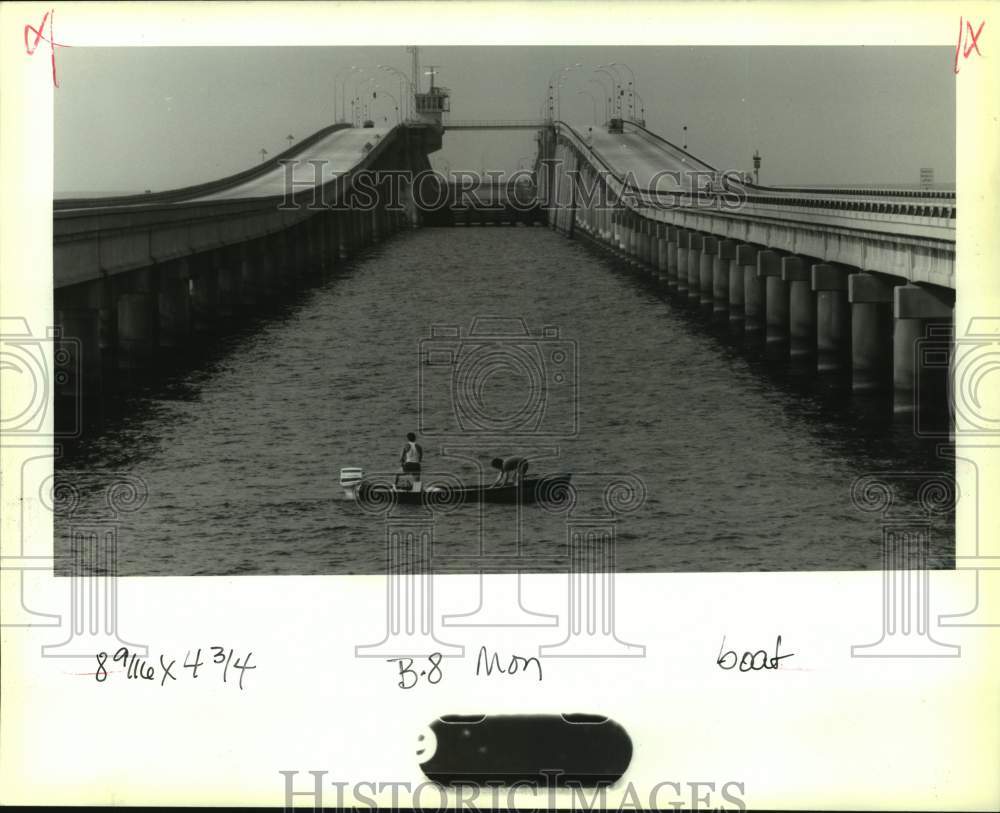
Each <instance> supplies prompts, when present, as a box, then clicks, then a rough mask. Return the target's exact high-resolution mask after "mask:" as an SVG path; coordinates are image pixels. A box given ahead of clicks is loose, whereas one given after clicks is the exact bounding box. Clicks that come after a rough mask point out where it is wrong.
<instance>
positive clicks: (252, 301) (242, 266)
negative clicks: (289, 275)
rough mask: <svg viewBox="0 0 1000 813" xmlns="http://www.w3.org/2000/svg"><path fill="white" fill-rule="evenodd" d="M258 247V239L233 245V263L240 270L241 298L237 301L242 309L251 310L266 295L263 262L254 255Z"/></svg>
mask: <svg viewBox="0 0 1000 813" xmlns="http://www.w3.org/2000/svg"><path fill="white" fill-rule="evenodd" d="M256 248H257V241H255V240H253V241H249V242H246V243H239V244H238V245H235V246H233V247H232V255H233V265H234V266H235V268H236V269H237V270H238V272H239V276H240V280H239V298H238V299H237V303H238V304H239V307H240V310H241V311H244V312H248V311H250V310H251V309H252V308H254V307H255V306H256V305H257V304H258V303H259V302H261V301H263V299H264V296H263V293H262V291H261V288H262V287H263V286H262V282H261V264H260V261H259V258H258V257H256V256H254V255H253V253H252V252H253V251H254V250H255V249H256Z"/></svg>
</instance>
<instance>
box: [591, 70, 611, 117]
mask: <svg viewBox="0 0 1000 813" xmlns="http://www.w3.org/2000/svg"><path fill="white" fill-rule="evenodd" d="M587 81H588V83H589V84H592V85H597V86H598V87H599V88H600V89H601V98H602V99H604V120H605V121H607V120H608V119H609V118H610V116H609V115H608V105H609V104H610V102H611V95H610V94H609V93H608V92H607V90H608V89H607V88H606V87H604V82H602V81H601V80H600V79H589V80H587Z"/></svg>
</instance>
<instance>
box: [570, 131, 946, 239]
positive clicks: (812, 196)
mask: <svg viewBox="0 0 1000 813" xmlns="http://www.w3.org/2000/svg"><path fill="white" fill-rule="evenodd" d="M627 123H628V124H632V122H627ZM557 124H558V126H559V127H560V128H563V129H564V130H565V131H566V132H569V133H572V135H573V137H574V140H575V142H576V146H577V149H578V150H579V151H580V152H581V153H583V154H586V155H589V156H591V157H592V158H593V159H596V161H597V162H599V163H600V164H601V165H602V166H603V168H604V170H605V171H606V172H607V173H608V174H609V175H610V176H611V177H613V178H614V179H615V181H617V185H618V187H619V190H618V191H619V192H629V193H633V194H636V195H639V196H641V197H642V198H643V199H644V200H646V201H647V202H649V203H650V204H651V205H657V204H656V201H659V200H661V199H663V198H665V197H667V196H669V198H670V200H671V201H680V202H681V205H682V206H683V205H685V201H686V205H688V206H691V207H695V203H696V202H698V201H704V200H707V199H708V198H710V197H712V196H713V195H715V196H718V195H719V194H722V193H719V192H705V191H694V192H689V191H683V190H676V191H665V190H660V189H650V188H647V187H641V186H637V185H635V184H634V183H631V182H629V183H626V182H625V180H624V179H623V178H622V177H621V176H620V175H618V174H617V173H616V172H615V171H614V170H613V169H612V168H611V166H610V165H609V164H608V163H607V161H605V160H604V158H603V157H602V156H601V155H600V154H599V153H597V152H595V151H594V150H593V148H592V147H590V145H588V144H587V142H586V140H585V139H584V138H583V137H582V136H581V134H580V133H578V132H577V131H576V129H575V128H574V127H573V126H572V125H570V124H567V123H566V122H563V121H560V122H558V123H557ZM634 126H636V127H639V125H634ZM642 129H644V130H645V129H646V128H642ZM646 132H650V134H651V135H654V136H655V133H652V132H651V131H648V130H647V131H646ZM657 138H659V137H658V136H657ZM659 140H661V141H663V142H664V143H667V144H670V142H669V141H667V140H666V139H663V138H660V139H659ZM670 146H672V147H674V148H675V149H677V150H678V151H679V152H684V151H683V150H680V148H677V147H676V146H675V145H673V144H671V145H670ZM685 154H688V153H685ZM692 157H693V156H692ZM696 160H697V159H696ZM705 166H708V165H707V164H705ZM741 187H742V189H743V190H744V192H743V195H742V200H743V202H744V203H747V204H752V205H767V206H775V207H782V206H784V207H790V208H796V209H824V210H828V211H830V212H838V213H839V212H859V213H869V214H883V215H895V216H907V217H927V218H934V219H942V220H954V219H955V216H956V212H957V209H956V206H955V205H954V203H953V202H951V201H953V198H950V199H949V198H948V197H942V198H941V199H940V200H933V202H928V203H923V202H915V201H910V200H906V201H897V200H885V199H884V198H886V197H889V195H887V194H883V192H888V191H890V190H881V191H880V192H879V193H877V194H876V193H872V194H870V195H869V194H865V195H864V196H858V197H853V198H851V197H843V196H841V195H838V196H835V197H829V196H828V195H827V194H826V193H823V192H821V191H819V190H809V193H808V194H799V195H796V196H794V197H792V196H789V195H787V194H785V193H784V190H777V189H772V188H770V187H760V186H754V185H752V184H741ZM734 191H735V190H734ZM805 191H806V190H801V189H795V188H791V187H790V188H788V192H800V193H801V192H805ZM774 192H777V194H774ZM769 193H770V194H769ZM892 197H907V196H905V195H900V196H896V195H893V196H892ZM929 199H930V198H926V197H925V198H924V200H929Z"/></svg>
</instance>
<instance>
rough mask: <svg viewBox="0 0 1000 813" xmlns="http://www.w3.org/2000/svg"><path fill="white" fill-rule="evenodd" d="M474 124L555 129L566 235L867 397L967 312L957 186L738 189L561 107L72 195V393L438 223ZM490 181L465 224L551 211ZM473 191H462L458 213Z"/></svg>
mask: <svg viewBox="0 0 1000 813" xmlns="http://www.w3.org/2000/svg"><path fill="white" fill-rule="evenodd" d="M465 124H468V125H469V129H473V125H477V126H476V127H475V129H482V128H483V127H487V128H488V129H489V128H494V127H495V128H496V129H510V128H511V127H517V128H521V127H530V128H531V129H535V130H536V131H537V139H538V145H539V151H538V159H539V160H538V163H536V170H535V178H534V185H532V184H529V186H531V189H530V195H531V196H534V195H535V192H536V189H535V186H536V185H537V196H538V199H539V200H540V201H541V203H543V204H544V205H545V206H546V207H547V208H548V218H549V221H550V223H551V225H552V226H554V227H555V228H557V229H558V230H560V231H561V232H563V233H565V234H567V235H574V234H582V235H586V236H588V237H589V238H591V239H594V240H597V241H599V242H601V243H602V244H604V245H606V246H610V247H613V248H614V249H615V250H617V251H620V252H623V253H624V254H626V255H627V256H628V257H629V258H630V259H632V260H634V261H635V262H636V263H637V264H638V265H639V266H640V267H641V268H643V269H644V270H645V271H647V272H648V273H649V274H650V275H651V276H655V277H656V279H657V280H658V281H659V282H660V284H662V285H663V286H664V287H665V288H666V289H667V290H668V291H670V292H672V293H674V294H676V295H677V296H678V297H680V298H682V299H684V300H686V301H689V302H691V303H692V304H697V305H698V306H699V307H700V308H703V309H704V310H705V312H706V314H711V315H712V318H720V319H721V318H723V317H724V318H725V319H726V320H727V321H729V322H730V323H731V324H732V325H734V327H738V328H739V329H740V330H743V331H746V332H747V333H748V334H750V335H758V334H759V335H760V336H761V337H762V339H763V340H764V341H765V342H766V345H767V346H768V348H769V349H770V350H772V351H773V352H774V353H776V354H778V355H781V354H787V355H788V356H789V357H790V358H792V359H798V360H805V361H806V362H807V363H815V364H816V366H817V369H818V370H819V371H843V372H848V373H850V375H851V376H852V384H853V387H854V388H855V389H856V390H858V391H877V390H890V389H892V388H893V387H895V389H896V390H897V392H898V393H899V394H900V396H901V397H900V398H899V399H898V401H899V403H900V404H901V405H902V406H904V407H905V404H907V403H909V404H912V403H913V397H912V396H913V390H914V385H915V383H916V381H917V379H918V377H919V376H918V375H917V365H916V363H915V361H914V359H915V356H914V342H915V341H916V340H917V339H918V338H920V337H922V336H924V335H925V331H926V330H927V328H928V327H929V326H936V327H941V328H948V327H949V326H950V320H951V313H952V307H953V302H954V291H953V289H954V256H955V200H954V193H947V192H915V191H912V190H911V191H904V190H892V189H879V190H869V189H865V190H862V189H838V188H830V189H808V190H806V189H794V188H771V187H762V186H754V185H744V187H742V188H741V189H740V190H738V194H736V195H735V197H734V192H733V191H732V189H730V188H728V187H727V186H726V185H725V184H724V183H723V181H724V178H723V174H722V173H720V172H719V171H718V170H717V169H716V168H714V167H712V166H711V165H709V164H706V163H705V162H704V161H701V160H699V159H698V158H696V157H695V156H693V155H691V154H690V153H687V152H686V151H684V150H682V149H680V148H678V147H677V146H676V145H673V144H671V143H670V142H668V141H666V140H665V139H663V138H661V137H659V136H658V135H656V134H655V133H653V132H651V131H650V130H648V129H646V128H645V127H643V126H640V125H639V124H632V123H626V124H625V125H624V127H623V128H622V132H609V131H608V130H606V129H605V128H603V127H600V128H599V127H579V126H576V127H574V126H572V125H570V124H568V123H565V122H558V121H557V122H542V121H530V122H485V123H484V122H479V123H457V124H452V125H442V124H440V123H436V122H414V121H409V122H406V123H404V124H401V125H397V126H395V127H391V128H376V127H365V128H355V127H351V126H349V125H345V124H338V125H333V126H331V127H327V128H325V129H323V130H321V131H319V132H317V133H315V134H314V135H312V136H310V137H309V138H307V139H305V140H303V141H301V142H300V143H299V144H297V145H295V146H294V147H292V148H291V149H289V150H288V151H286V152H285V153H282V154H281V155H278V156H275V157H274V158H273V159H272V160H270V161H268V162H266V163H263V164H261V165H259V166H257V167H253V168H251V169H248V170H246V171H245V172H242V173H238V174H236V175H233V176H230V177H228V178H223V179H221V180H218V181H213V182H210V183H205V184H201V185H197V186H193V187H187V188H183V189H176V190H171V191H167V192H158V193H155V194H145V195H132V196H126V197H115V198H100V199H87V200H60V201H56V203H55V205H54V224H53V236H54V277H55V296H54V300H55V308H54V310H55V316H56V320H57V324H58V325H59V327H60V328H61V330H62V334H63V336H64V337H66V341H65V345H66V349H67V350H68V351H69V352H70V354H74V353H79V359H78V363H79V368H80V370H81V376H82V377H81V379H80V380H75V379H73V378H72V377H70V378H69V379H68V380H65V381H63V382H62V383H61V385H60V387H61V394H63V395H70V394H72V393H75V392H77V391H91V390H94V389H97V388H99V387H100V386H101V385H102V382H103V383H108V382H109V381H110V380H113V379H115V378H120V377H122V376H128V375H129V374H131V373H133V372H138V371H141V370H143V369H145V368H147V367H149V366H152V365H154V364H155V363H156V362H157V361H158V360H159V359H162V358H164V357H169V356H170V355H171V354H173V353H175V351H179V350H181V349H183V348H184V347H185V346H188V345H189V344H190V342H191V341H192V338H193V337H195V336H197V335H198V334H208V333H211V332H214V331H215V330H216V329H218V328H219V326H220V325H224V324H225V323H226V322H227V320H229V319H231V318H233V317H236V316H238V315H239V314H241V313H245V312H247V311H250V310H253V309H255V308H260V307H265V306H267V305H268V304H269V303H271V302H273V301H274V300H275V299H276V298H277V297H280V296H281V295H282V293H283V292H284V291H287V290H288V289H290V288H295V287H296V286H298V285H301V284H304V283H305V282H307V281H308V280H309V279H317V278H322V276H323V275H324V274H327V273H329V272H330V271H331V270H332V269H333V268H334V267H335V266H336V265H337V264H338V263H340V262H342V261H343V260H344V259H345V258H347V257H349V256H351V255H352V254H353V253H354V252H356V251H358V250H359V249H361V248H363V247H364V246H366V245H369V244H371V243H373V242H376V241H379V240H382V239H384V238H386V237H388V236H389V235H391V234H393V233H395V232H397V231H398V230H400V229H401V228H404V227H412V226H417V225H419V224H420V223H421V222H427V223H433V222H435V217H436V215H435V213H434V212H431V211H422V210H421V207H420V206H418V205H416V198H417V197H419V196H418V195H417V192H418V190H417V189H414V188H413V186H412V184H410V182H409V181H408V180H407V178H412V177H413V176H414V175H415V174H418V173H422V172H423V173H427V172H429V170H430V164H429V161H428V155H429V154H430V153H431V152H433V151H435V150H437V149H439V148H440V146H441V144H442V138H443V134H444V132H445V130H446V129H463V127H464V126H465ZM366 171H370V172H366ZM373 173H374V177H376V178H380V179H381V180H376V181H372V180H371V179H372V177H373ZM665 173H667V174H665ZM397 177H399V178H402V180H401V181H400V182H399V183H396V181H395V180H394V178H397ZM692 178H694V179H695V181H696V182H695V183H694V184H692V183H691V182H690V181H691V179H692ZM484 189H485V190H486V191H488V192H489V199H490V206H486V207H480V208H479V209H477V208H476V206H475V205H473V206H469V207H466V209H465V212H466V214H464V215H462V216H455V215H454V214H453V215H452V216H451V218H450V220H448V222H450V223H455V222H496V219H497V218H490V217H488V216H484V215H483V214H482V212H488V211H489V210H490V208H491V207H492V209H493V211H494V212H497V211H499V212H500V213H501V214H500V216H499V219H500V220H503V219H504V218H505V217H506V222H531V221H532V220H533V218H534V215H533V216H532V217H528V218H522V217H521V212H520V210H518V211H514V210H513V208H512V207H511V206H510V205H509V203H510V200H511V193H512V191H513V190H512V188H510V187H507V186H505V185H503V184H501V185H499V186H497V185H496V184H493V185H490V184H484V185H480V187H479V194H480V196H481V195H482V192H483V190H484ZM595 189H596V190H597V191H598V192H599V193H600V196H601V197H602V198H603V200H599V199H597V198H595V197H594V196H593V195H592V194H590V192H592V191H593V190H595ZM461 192H463V190H460V189H457V188H456V187H455V186H454V185H452V186H451V187H450V188H449V190H448V192H447V196H446V198H447V201H448V204H449V206H448V207H447V208H449V209H452V210H454V208H455V207H454V206H453V204H454V203H455V202H456V200H457V198H458V196H459V194H460V193H461ZM516 199H517V200H518V202H519V203H520V202H523V200H522V199H525V190H524V187H523V186H520V187H518V189H517V190H516ZM498 204H499V205H498ZM532 211H533V212H534V213H535V215H537V210H535V209H533V210H532ZM70 339H73V340H78V341H70ZM73 367H74V364H72V363H71V364H70V365H69V368H70V369H72V368H73ZM920 380H921V381H922V382H923V384H924V385H928V382H930V385H933V386H935V387H936V386H940V385H941V380H940V378H939V377H938V378H935V377H934V376H929V375H924V376H923V377H922V378H921V379H920Z"/></svg>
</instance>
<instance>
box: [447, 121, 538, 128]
mask: <svg viewBox="0 0 1000 813" xmlns="http://www.w3.org/2000/svg"><path fill="white" fill-rule="evenodd" d="M548 124H549V122H547V121H545V120H543V119H525V120H504V119H499V120H496V121H444V122H442V123H441V126H442V127H443V128H444V129H445V130H540V129H542V128H543V127H546V126H548Z"/></svg>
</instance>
